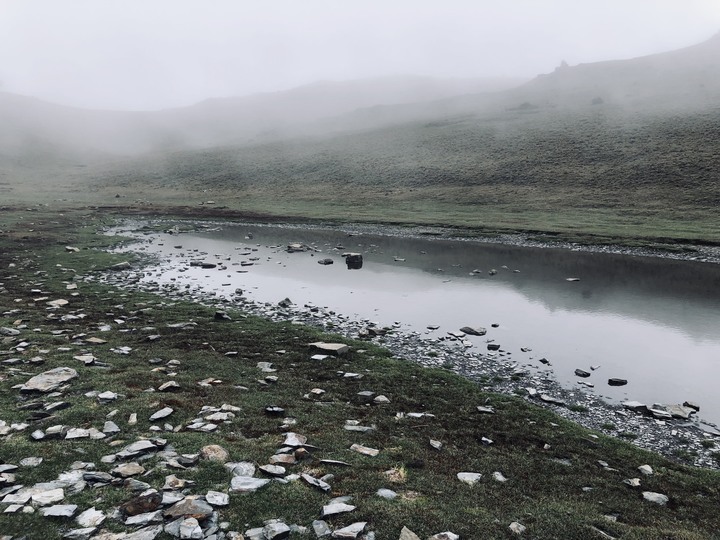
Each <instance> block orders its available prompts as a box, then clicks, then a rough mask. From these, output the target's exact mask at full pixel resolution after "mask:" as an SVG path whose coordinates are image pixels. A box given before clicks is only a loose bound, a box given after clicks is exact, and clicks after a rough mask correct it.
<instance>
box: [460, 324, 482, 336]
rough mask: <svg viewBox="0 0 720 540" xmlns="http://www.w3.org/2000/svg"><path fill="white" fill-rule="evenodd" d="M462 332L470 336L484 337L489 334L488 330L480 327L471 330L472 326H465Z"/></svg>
mask: <svg viewBox="0 0 720 540" xmlns="http://www.w3.org/2000/svg"><path fill="white" fill-rule="evenodd" d="M460 331H461V332H465V333H466V334H468V335H469V336H484V335H485V334H487V330H486V329H485V328H482V327H480V326H479V327H477V328H471V327H470V326H463V327H462V328H461V329H460Z"/></svg>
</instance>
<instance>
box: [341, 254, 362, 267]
mask: <svg viewBox="0 0 720 540" xmlns="http://www.w3.org/2000/svg"><path fill="white" fill-rule="evenodd" d="M343 257H345V264H346V265H347V267H348V270H360V269H361V268H362V265H363V256H362V255H361V254H360V253H344V254H343Z"/></svg>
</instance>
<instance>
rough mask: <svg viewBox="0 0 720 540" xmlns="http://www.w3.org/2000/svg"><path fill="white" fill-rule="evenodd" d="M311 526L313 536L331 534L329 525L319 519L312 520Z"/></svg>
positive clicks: (320, 536) (319, 536)
mask: <svg viewBox="0 0 720 540" xmlns="http://www.w3.org/2000/svg"><path fill="white" fill-rule="evenodd" d="M312 528H313V531H314V532H315V536H317V537H318V538H322V537H323V536H330V535H331V534H332V530H331V529H330V527H328V524H327V523H325V522H324V521H323V520H321V519H317V520H315V521H313V522H312Z"/></svg>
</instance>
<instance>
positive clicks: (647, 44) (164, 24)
mask: <svg viewBox="0 0 720 540" xmlns="http://www.w3.org/2000/svg"><path fill="white" fill-rule="evenodd" d="M719 29H720V2H718V1H717V0H684V1H682V2H680V1H678V0H606V1H603V2H578V1H577V0H545V1H543V0H513V1H500V0H495V1H490V0H444V1H443V2H439V1H427V0H393V1H391V2H388V1H387V0H346V1H331V0H303V1H298V0H274V1H272V2H260V1H255V2H251V1H238V0H213V1H211V2H207V1H200V0H153V1H152V2H147V1H139V0H131V1H112V0H107V1H102V2H99V1H97V0H65V1H62V2H58V1H57V0H23V1H22V2H20V1H16V0H0V90H2V91H5V92H12V93H17V94H22V95H28V96H34V97H39V98H41V99H44V100H47V101H51V102H54V103H59V104H63V105H71V106H78V107H83V108H95V109H113V110H157V109H163V108H171V107H180V106H186V105H190V104H193V103H197V102H200V101H202V100H204V99H206V98H212V97H225V96H241V95H248V94H253V93H257V92H272V91H278V90H285V89H289V88H293V87H296V86H300V85H304V84H309V83H312V82H314V81H319V80H335V81H342V80H352V79H361V78H368V77H383V76H389V75H422V76H432V77H443V78H448V77H449V78H461V79H475V78H478V77H504V78H525V79H529V78H531V77H533V76H535V75H536V74H539V73H548V72H551V71H552V70H553V69H554V68H555V67H556V66H557V65H559V64H560V62H561V61H565V62H567V63H568V64H570V65H575V64H578V63H587V62H597V61H601V60H609V59H623V58H633V57H637V56H642V55H647V54H651V53H656V52H661V51H666V50H672V49H677V48H681V47H685V46H688V45H692V44H694V43H698V42H700V41H702V40H704V39H707V38H709V37H710V36H711V35H713V34H715V33H716V32H717V31H718V30H719Z"/></svg>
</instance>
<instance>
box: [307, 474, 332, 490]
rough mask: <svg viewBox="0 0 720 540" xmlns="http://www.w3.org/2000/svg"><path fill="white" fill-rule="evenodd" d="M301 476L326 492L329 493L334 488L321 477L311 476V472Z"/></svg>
mask: <svg viewBox="0 0 720 540" xmlns="http://www.w3.org/2000/svg"><path fill="white" fill-rule="evenodd" d="M300 478H302V479H303V480H304V481H305V482H307V483H308V484H309V485H311V486H313V487H316V488H318V489H320V490H322V491H324V492H326V493H329V492H330V490H331V489H332V488H331V487H330V484H328V483H327V482H325V481H323V480H320V479H319V478H315V477H314V476H310V475H309V474H304V473H303V474H301V475H300Z"/></svg>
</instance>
